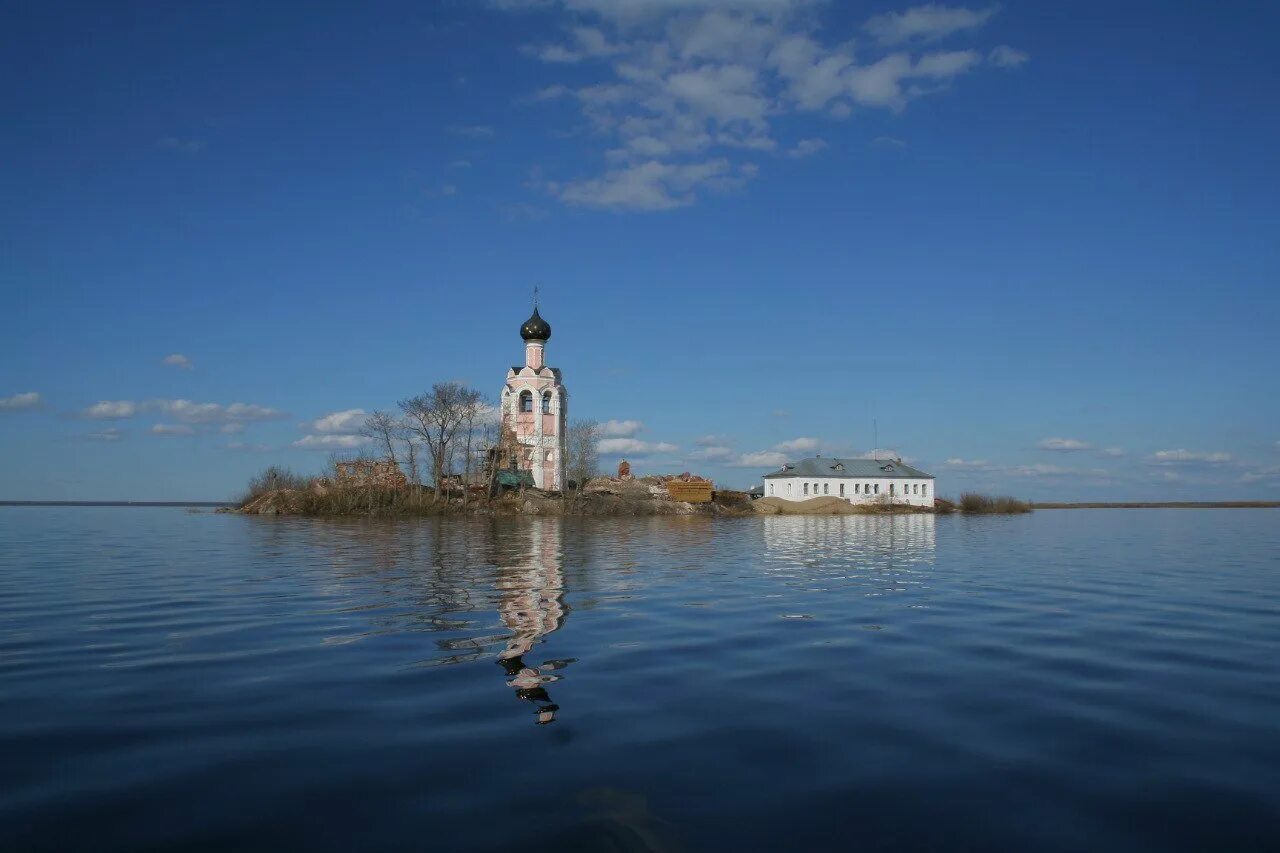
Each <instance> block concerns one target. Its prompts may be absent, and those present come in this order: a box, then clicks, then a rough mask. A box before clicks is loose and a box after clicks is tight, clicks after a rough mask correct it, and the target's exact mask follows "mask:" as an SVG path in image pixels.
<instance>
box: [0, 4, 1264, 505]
mask: <svg viewBox="0 0 1280 853" xmlns="http://www.w3.org/2000/svg"><path fill="white" fill-rule="evenodd" d="M0 14H2V18H0V24H3V26H0V41H2V42H3V52H4V55H5V56H6V58H7V65H8V68H9V73H8V74H6V75H4V77H3V79H2V80H0V98H2V100H0V103H2V104H3V111H4V116H5V127H6V131H5V133H4V134H2V135H0V179H2V180H3V194H2V196H0V217H3V221H2V223H0V224H2V226H3V234H4V244H3V245H4V251H3V252H0V282H2V283H3V299H4V309H5V310H4V335H3V336H2V337H0V441H3V447H4V452H3V453H2V454H0V498H4V499H157V500H180V499H222V498H226V497H229V496H231V495H233V494H234V493H235V492H236V491H237V490H238V489H239V487H240V486H241V485H242V483H243V482H244V480H245V479H246V478H247V476H248V475H249V474H250V473H252V472H254V471H256V470H258V469H260V468H261V467H263V466H264V465H266V464H268V463H270V462H281V463H285V464H289V465H291V466H293V467H295V468H297V469H301V470H313V469H318V468H319V467H320V466H321V465H322V464H323V462H324V459H325V455H326V454H325V453H324V452H323V450H316V449H309V448H308V445H313V446H318V447H321V448H325V447H333V446H341V445H346V444H351V443H353V442H354V439H353V438H351V437H350V436H347V437H343V436H344V435H345V433H344V430H345V429H347V428H348V425H349V424H350V423H351V422H352V421H353V420H354V419H353V418H351V417H345V418H344V417H331V418H328V419H327V420H326V419H325V418H326V416H329V415H332V414H333V413H343V412H348V411H350V410H353V409H360V410H364V411H370V410H373V409H379V408H392V407H394V404H395V401H396V400H397V399H399V398H402V397H406V396H409V395H411V394H413V393H417V392H419V391H421V390H424V389H425V388H427V387H428V386H429V385H430V384H431V383H432V382H434V381H438V380H441V379H459V380H463V381H466V382H469V383H471V384H473V385H475V386H477V387H479V388H481V389H483V390H485V391H486V392H489V393H491V394H493V395H494V396H495V397H496V395H497V393H498V391H499V390H500V388H501V386H502V381H503V376H504V372H505V370H506V367H507V365H509V364H512V363H515V362H517V361H518V360H519V359H520V357H521V342H520V339H519V337H518V336H517V330H518V327H519V324H520V323H521V322H522V321H523V320H524V319H525V317H526V316H527V315H528V311H529V293H530V290H531V288H532V286H533V285H534V284H541V286H542V292H543V306H544V314H545V316H546V317H547V319H548V320H549V321H550V322H551V323H552V324H553V326H554V335H553V338H552V340H551V343H550V345H549V347H548V360H549V362H550V363H551V364H553V365H555V366H558V367H560V368H561V369H562V370H563V372H564V376H565V381H566V384H567V385H568V387H569V390H570V394H571V406H572V410H571V411H572V415H573V416H575V417H590V418H595V419H597V420H599V421H602V422H604V421H615V422H616V423H615V424H614V429H613V430H612V431H613V433H614V434H613V435H611V436H610V439H611V441H610V442H609V444H608V445H607V446H608V448H610V450H609V453H607V454H606V463H607V464H610V465H611V464H614V463H616V459H617V456H618V455H619V454H621V455H625V456H626V457H627V458H628V459H630V460H631V461H632V463H633V465H634V466H635V467H636V468H637V469H638V470H640V471H671V470H685V469H692V470H698V471H703V472H706V473H709V474H711V475H713V476H714V477H715V478H716V479H717V480H718V481H720V482H722V483H725V484H728V485H735V486H746V485H749V484H751V483H753V482H757V481H758V478H759V476H760V475H761V474H762V473H764V472H765V471H767V470H768V469H769V467H770V466H772V465H774V464H776V462H777V461H778V460H780V459H782V458H784V457H794V456H799V455H806V454H808V453H811V452H821V453H824V454H833V455H834V454H849V455H852V454H857V453H863V452H866V451H867V450H869V449H870V448H871V447H872V443H873V434H872V422H873V420H875V421H876V422H878V425H879V436H880V444H881V445H882V446H884V447H888V448H894V449H896V450H897V451H898V452H900V453H901V454H902V455H903V456H904V457H906V458H909V459H912V460H914V461H915V462H916V464H918V465H920V466H921V467H924V468H926V469H927V470H929V471H930V472H932V473H935V474H936V475H937V476H938V478H939V491H940V493H942V494H948V493H952V494H954V493H957V492H959V491H961V490H962V489H968V488H979V489H996V490H1000V491H1009V492H1013V493H1015V494H1019V495H1024V496H1028V497H1032V498H1040V499H1048V498H1061V499H1108V498H1109V499H1139V498H1158V499H1184V498H1194V497H1204V498H1277V497H1280V395H1277V393H1276V379H1275V370H1276V365H1277V363H1280V342H1278V341H1280V335H1277V334H1276V326H1277V319H1280V296H1278V295H1277V288H1276V278H1277V271H1280V214H1278V213H1277V207H1276V199H1277V198H1278V197H1280V158H1277V157H1276V155H1275V152H1276V151H1277V150H1280V111H1277V110H1276V109H1275V102H1276V97H1277V94H1278V93H1280V62H1278V61H1277V58H1276V53H1275V50H1274V45H1273V44H1272V41H1273V35H1274V33H1275V32H1277V31H1280V7H1274V6H1268V5H1265V4H1254V3H1235V4H1233V3H1222V4H1213V5H1212V6H1210V5H1208V4H1170V3H1157V2H1132V3H1124V4H1116V3H1101V2H1071V3H1044V2H1036V3H1018V2H1007V3H1003V4H1001V5H999V6H987V5H982V4H976V5H966V6H959V5H939V4H934V5H923V6H921V5H911V4H902V3H898V4H891V3H882V2H874V3H864V4H855V3H835V2H815V0H745V2H712V0H617V2H609V3H605V2H604V0H546V2H519V0H505V2H491V3H480V2H476V3H464V2H455V3H432V4H420V3H379V4H365V5H361V6H359V7H357V6H353V5H351V4H308V5H307V6H306V7H305V8H304V7H303V6H301V5H299V6H297V7H293V8H286V7H285V6H284V4H274V5H272V4H268V5H267V6H264V5H263V4H260V3H253V4H250V3H221V4H216V5H210V6H209V7H206V8H197V7H195V6H194V5H192V4H167V5H166V4H127V3H126V4H101V3H86V4H70V3H50V4H25V5H23V6H21V7H19V6H16V5H14V4H9V6H7V7H6V9H5V11H4V12H3V13H0ZM171 356H176V357H174V358H170V357H171ZM166 360H168V361H167V362H166ZM307 436H311V437H312V438H310V439H308V438H307ZM299 442H302V444H301V445H299Z"/></svg>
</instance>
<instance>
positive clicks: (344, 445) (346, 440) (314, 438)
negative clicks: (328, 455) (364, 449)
mask: <svg viewBox="0 0 1280 853" xmlns="http://www.w3.org/2000/svg"><path fill="white" fill-rule="evenodd" d="M367 441H368V439H366V438H365V437H364V436H362V435H304V436H303V437H302V438H300V439H298V440H297V441H295V442H294V443H293V446H294V447H301V448H302V449H304V450H353V449H355V448H357V447H360V446H361V445H363V444H365V443H367Z"/></svg>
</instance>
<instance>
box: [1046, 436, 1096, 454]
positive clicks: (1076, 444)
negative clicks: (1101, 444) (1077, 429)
mask: <svg viewBox="0 0 1280 853" xmlns="http://www.w3.org/2000/svg"><path fill="white" fill-rule="evenodd" d="M1036 447H1037V448H1038V449H1040V450H1051V451H1053V452H1054V453H1079V452H1081V451H1084V450H1092V449H1093V445H1092V444H1090V443H1089V442H1087V441H1081V440H1080V439H1078V438H1045V439H1041V440H1040V441H1038V442H1036Z"/></svg>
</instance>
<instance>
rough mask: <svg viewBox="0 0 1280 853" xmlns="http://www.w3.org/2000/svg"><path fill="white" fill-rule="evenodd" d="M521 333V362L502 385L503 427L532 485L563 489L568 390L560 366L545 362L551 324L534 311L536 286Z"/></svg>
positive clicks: (536, 308)
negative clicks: (558, 367)
mask: <svg viewBox="0 0 1280 853" xmlns="http://www.w3.org/2000/svg"><path fill="white" fill-rule="evenodd" d="M520 337H521V338H523V339H524V365H523V366H516V367H512V368H511V369H510V370H508V371H507V384H506V385H505V386H504V387H503V389H502V432H503V435H504V436H507V435H511V436H513V437H514V441H515V445H516V448H517V450H516V452H517V453H518V458H517V459H516V460H514V461H515V463H516V467H517V468H519V469H520V470H522V471H528V472H529V473H530V474H532V475H533V484H534V485H535V486H537V487H538V488H540V489H546V490H547V491H552V492H558V491H563V489H564V485H565V474H564V465H565V455H566V451H567V448H566V443H565V435H566V432H567V429H566V426H567V424H568V407H569V392H568V391H567V390H566V389H565V387H564V385H563V383H562V382H561V381H560V371H559V370H557V369H556V368H554V367H547V364H546V346H547V341H548V340H550V339H551V324H550V323H548V322H547V321H546V320H544V319H542V315H540V314H539V313H538V291H537V289H536V288H535V289H534V295H533V316H531V317H530V318H529V319H528V320H526V321H525V322H524V325H522V326H521V327H520ZM508 431H509V432H508ZM508 464H509V463H508Z"/></svg>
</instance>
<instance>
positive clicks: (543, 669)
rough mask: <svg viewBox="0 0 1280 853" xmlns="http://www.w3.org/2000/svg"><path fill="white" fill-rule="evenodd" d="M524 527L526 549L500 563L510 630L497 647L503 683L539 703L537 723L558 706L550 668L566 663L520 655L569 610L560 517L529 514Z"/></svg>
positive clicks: (502, 609) (502, 606)
mask: <svg viewBox="0 0 1280 853" xmlns="http://www.w3.org/2000/svg"><path fill="white" fill-rule="evenodd" d="M528 530H529V545H528V549H527V550H526V552H525V554H524V555H523V556H522V557H521V558H518V559H515V560H512V561H511V562H510V563H509V564H508V565H503V566H501V567H499V569H498V579H497V582H496V583H495V586H497V588H498V615H499V616H500V617H501V618H502V623H503V624H504V625H505V626H506V627H507V629H508V630H509V631H510V632H511V636H510V637H509V638H508V639H507V647H506V648H505V649H503V650H502V651H501V652H499V653H498V663H500V664H502V667H503V669H505V670H506V672H507V676H508V678H509V680H508V681H507V686H508V687H512V688H514V689H515V691H516V695H517V696H519V697H520V698H521V699H524V700H526V701H528V702H532V703H533V704H535V705H536V706H537V707H538V712H537V713H538V722H539V723H549V722H551V721H552V720H553V719H554V718H555V712H556V711H557V710H559V706H557V705H555V704H554V703H552V701H551V697H550V696H549V695H547V691H546V687H545V685H546V684H549V683H551V682H553V681H556V680H557V679H558V676H555V675H550V674H549V673H550V672H552V671H554V670H556V669H559V668H560V667H561V666H563V665H564V664H563V663H561V662H557V661H551V662H547V663H543V664H541V665H539V666H532V665H530V664H529V663H528V662H526V661H525V660H524V656H525V655H526V654H528V653H529V652H530V651H531V650H532V649H533V647H534V646H535V645H537V644H538V643H540V642H541V641H542V638H543V637H545V636H546V635H547V634H550V633H552V632H553V631H557V630H559V629H560V626H561V625H563V624H564V620H565V616H566V615H567V614H568V607H567V606H566V605H565V603H564V570H563V566H564V560H563V554H562V553H561V543H560V523H559V519H550V518H533V519H530V520H529V529H528Z"/></svg>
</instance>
